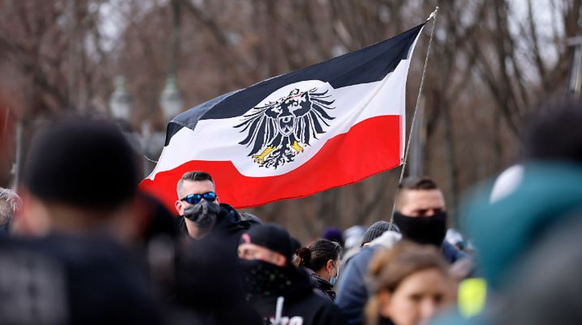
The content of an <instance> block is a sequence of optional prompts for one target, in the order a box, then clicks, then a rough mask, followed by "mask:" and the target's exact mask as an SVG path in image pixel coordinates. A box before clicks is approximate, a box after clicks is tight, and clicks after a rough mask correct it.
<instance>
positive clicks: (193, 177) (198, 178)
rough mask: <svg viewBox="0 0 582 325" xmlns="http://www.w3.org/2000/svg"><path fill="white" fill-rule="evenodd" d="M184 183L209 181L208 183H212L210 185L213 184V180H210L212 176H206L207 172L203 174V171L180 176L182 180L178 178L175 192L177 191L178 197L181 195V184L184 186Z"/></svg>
mask: <svg viewBox="0 0 582 325" xmlns="http://www.w3.org/2000/svg"><path fill="white" fill-rule="evenodd" d="M184 181H193V182H202V181H210V182H212V184H214V180H213V179H212V176H210V174H208V173H207V172H203V171H191V172H187V173H185V174H184V175H182V178H180V181H178V186H177V188H176V190H177V191H178V196H180V195H181V194H180V190H181V189H182V184H184Z"/></svg>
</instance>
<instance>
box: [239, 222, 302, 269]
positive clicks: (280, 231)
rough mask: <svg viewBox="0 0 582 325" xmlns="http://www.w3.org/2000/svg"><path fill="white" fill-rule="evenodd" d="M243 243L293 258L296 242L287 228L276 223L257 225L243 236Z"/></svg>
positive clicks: (288, 258)
mask: <svg viewBox="0 0 582 325" xmlns="http://www.w3.org/2000/svg"><path fill="white" fill-rule="evenodd" d="M241 243H248V244H255V245H258V246H261V247H265V248H268V249H270V250H272V251H275V252H277V253H281V254H283V255H284V256H285V257H286V258H287V262H291V260H292V259H293V253H294V248H295V243H294V242H293V239H292V238H291V236H289V233H288V232H287V230H285V228H283V227H281V226H279V225H276V224H272V223H271V224H266V225H256V226H254V227H252V228H251V229H250V230H249V231H247V232H246V233H245V234H243V235H242V237H241Z"/></svg>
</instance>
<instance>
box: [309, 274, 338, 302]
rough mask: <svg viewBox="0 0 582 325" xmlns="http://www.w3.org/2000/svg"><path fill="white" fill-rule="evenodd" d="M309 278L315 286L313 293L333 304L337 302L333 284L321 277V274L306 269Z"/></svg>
mask: <svg viewBox="0 0 582 325" xmlns="http://www.w3.org/2000/svg"><path fill="white" fill-rule="evenodd" d="M304 270H305V271H306V272H307V274H309V277H310V278H311V284H312V285H313V292H315V293H316V294H317V295H318V296H321V297H323V298H325V299H327V300H329V301H331V302H333V301H334V300H335V291H333V284H331V283H330V282H329V281H327V280H325V279H324V278H322V277H320V276H319V274H317V273H315V272H314V271H313V270H312V269H308V268H305V269H304Z"/></svg>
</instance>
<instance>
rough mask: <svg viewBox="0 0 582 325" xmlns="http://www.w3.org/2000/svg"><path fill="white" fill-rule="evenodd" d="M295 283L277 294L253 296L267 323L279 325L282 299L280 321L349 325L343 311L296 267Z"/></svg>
mask: <svg viewBox="0 0 582 325" xmlns="http://www.w3.org/2000/svg"><path fill="white" fill-rule="evenodd" d="M291 281H292V282H293V284H292V285H291V286H290V287H289V289H288V290H286V291H285V292H282V293H280V295H278V296H269V297H266V296H258V295H254V296H250V298H249V299H250V302H251V304H252V305H253V306H254V307H255V310H256V311H257V312H258V313H259V314H260V315H261V316H262V317H263V318H264V324H276V322H275V320H276V314H277V301H278V300H279V299H281V298H282V299H283V304H282V307H283V308H282V312H281V316H282V317H281V324H288V323H289V322H291V323H292V324H302V325H311V324H322V325H323V324H341V325H344V324H347V323H346V320H345V319H344V316H343V314H342V313H341V312H340V310H339V309H338V308H337V306H336V305H334V304H333V303H332V302H330V301H328V300H326V299H325V298H322V297H320V296H318V295H317V294H315V293H314V291H313V286H312V283H311V280H310V278H309V276H308V275H307V274H306V273H305V272H303V271H299V270H297V275H296V276H295V277H293V278H292V279H291Z"/></svg>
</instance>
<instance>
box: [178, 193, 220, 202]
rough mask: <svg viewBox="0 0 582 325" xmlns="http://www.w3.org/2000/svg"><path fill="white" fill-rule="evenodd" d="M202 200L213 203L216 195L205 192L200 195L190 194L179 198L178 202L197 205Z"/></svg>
mask: <svg viewBox="0 0 582 325" xmlns="http://www.w3.org/2000/svg"><path fill="white" fill-rule="evenodd" d="M202 199H205V200H206V201H208V202H214V200H216V193H214V192H206V193H202V194H190V195H186V196H184V197H183V198H181V199H180V201H186V202H188V203H190V204H198V203H200V201H201V200H202Z"/></svg>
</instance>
